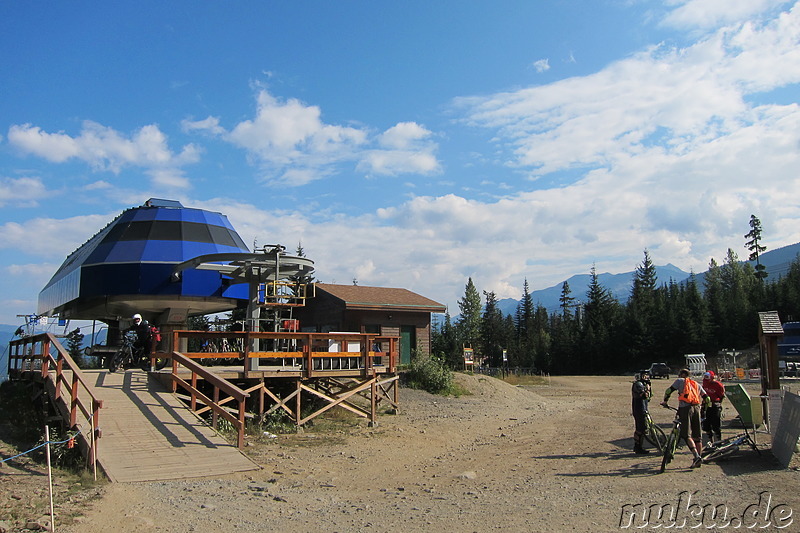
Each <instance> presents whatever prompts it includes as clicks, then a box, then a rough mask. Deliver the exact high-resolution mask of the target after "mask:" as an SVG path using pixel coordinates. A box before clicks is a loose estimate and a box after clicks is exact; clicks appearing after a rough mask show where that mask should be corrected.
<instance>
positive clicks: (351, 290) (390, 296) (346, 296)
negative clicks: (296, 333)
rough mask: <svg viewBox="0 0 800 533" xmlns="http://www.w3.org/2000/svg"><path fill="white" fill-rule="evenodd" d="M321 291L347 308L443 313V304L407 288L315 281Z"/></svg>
mask: <svg viewBox="0 0 800 533" xmlns="http://www.w3.org/2000/svg"><path fill="white" fill-rule="evenodd" d="M316 285H317V291H323V292H326V293H328V294H330V295H331V296H333V297H335V298H338V299H339V300H341V301H342V302H344V304H345V306H346V307H347V308H348V309H387V308H392V309H397V310H398V311H401V310H402V311H426V312H429V313H444V312H445V309H446V308H445V306H444V305H442V304H440V303H439V302H435V301H433V300H431V299H430V298H425V297H424V296H421V295H419V294H417V293H415V292H411V291H410V290H408V289H396V288H390V287H365V286H361V285H334V284H330V283H317V284H316Z"/></svg>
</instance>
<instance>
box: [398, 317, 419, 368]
mask: <svg viewBox="0 0 800 533" xmlns="http://www.w3.org/2000/svg"><path fill="white" fill-rule="evenodd" d="M416 345H417V328H416V327H414V326H400V364H401V365H410V364H411V350H412V349H413V348H414V347H415V346H416Z"/></svg>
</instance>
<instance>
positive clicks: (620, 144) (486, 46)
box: [0, 0, 800, 324]
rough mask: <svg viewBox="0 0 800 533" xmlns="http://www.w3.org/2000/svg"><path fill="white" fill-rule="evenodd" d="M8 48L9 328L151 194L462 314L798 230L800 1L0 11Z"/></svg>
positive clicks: (29, 5)
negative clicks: (647, 261)
mask: <svg viewBox="0 0 800 533" xmlns="http://www.w3.org/2000/svg"><path fill="white" fill-rule="evenodd" d="M0 66H1V67H2V68H0V207H2V210H1V211H0V213H1V214H0V229H1V230H2V231H0V269H2V276H0V284H2V286H1V287H2V295H0V298H2V306H0V309H2V311H1V312H0V323H9V324H15V323H17V322H18V320H17V319H16V318H15V316H16V315H17V314H27V313H31V312H34V311H35V308H36V299H37V297H38V293H39V291H40V290H41V288H42V287H43V286H44V284H45V283H46V282H47V280H49V278H50V277H51V276H52V274H53V273H54V272H55V270H56V269H57V268H58V266H59V265H60V264H61V262H62V261H63V260H64V258H65V257H66V256H67V254H69V253H70V252H72V251H73V250H74V249H75V248H77V247H78V246H80V244H82V243H83V242H84V241H85V240H86V239H88V238H89V237H90V236H91V235H93V234H94V233H95V232H96V231H97V230H99V229H100V228H102V227H103V226H105V224H107V223H108V222H109V221H110V220H111V219H112V218H113V217H114V216H116V215H117V214H118V213H120V212H121V211H122V210H123V209H125V208H127V207H131V206H136V205H140V204H142V203H143V202H144V201H145V200H146V199H148V198H150V197H158V198H169V199H177V200H180V201H181V202H182V203H183V204H184V205H186V206H189V207H199V208H205V209H211V210H214V211H220V212H222V213H224V214H226V215H227V216H228V217H229V219H230V220H231V222H232V223H233V225H234V227H235V228H236V229H237V230H238V231H239V233H240V234H241V235H242V237H243V239H244V240H245V242H247V243H252V242H254V241H257V242H258V243H260V244H267V243H281V244H284V245H286V246H287V247H288V248H289V249H290V250H293V249H294V248H295V247H296V246H297V244H298V243H302V246H303V248H304V249H305V251H306V254H307V255H308V256H309V257H310V258H312V259H314V260H315V261H316V266H317V278H318V279H319V280H320V281H323V282H330V283H351V282H352V280H353V279H354V278H355V279H357V280H358V282H359V283H360V284H361V285H377V286H395V287H406V288H408V289H411V290H414V291H416V292H419V293H421V294H423V295H425V296H428V297H430V298H433V299H435V300H438V301H440V302H441V303H444V304H446V305H449V306H450V307H451V309H453V312H454V314H456V313H457V312H458V311H457V306H456V302H457V300H458V298H459V297H461V296H462V295H463V290H464V285H465V284H466V282H467V279H468V277H472V278H473V280H474V281H475V283H476V285H477V286H478V288H479V289H480V290H491V291H495V292H496V293H497V295H498V297H499V298H506V297H514V298H518V297H519V295H520V293H521V291H522V285H523V281H524V280H525V279H526V278H527V280H528V281H529V283H530V285H531V287H532V288H533V289H541V288H545V287H549V286H551V285H554V284H557V283H559V282H561V281H562V280H564V279H566V278H568V277H569V276H571V275H573V274H579V273H586V272H588V271H589V269H590V268H591V266H592V264H595V265H596V267H597V270H598V271H599V272H606V271H608V272H625V271H630V270H633V268H635V267H636V265H637V264H638V263H639V262H640V261H641V258H642V253H643V250H644V249H648V250H649V252H650V254H651V257H652V258H653V260H654V261H655V262H656V263H657V264H666V263H673V264H675V265H676V266H678V267H680V268H682V269H684V270H687V271H689V270H695V271H698V272H699V271H703V270H705V269H706V267H707V265H708V262H709V260H710V259H711V258H715V259H717V260H718V261H722V259H723V258H724V256H725V253H726V250H727V249H728V248H729V247H730V248H733V249H734V251H736V252H737V253H739V255H740V257H742V258H744V257H745V256H746V255H747V251H746V250H745V249H744V248H743V244H744V237H743V235H744V234H745V233H747V232H748V231H749V229H750V228H749V226H748V221H749V218H750V215H751V214H756V216H758V217H759V218H760V219H761V221H762V224H763V229H764V244H766V245H767V246H768V247H769V248H770V249H774V248H777V247H780V246H784V245H787V244H793V243H796V242H798V241H800V223H799V222H800V221H799V220H798V219H799V218H800V180H798V175H799V174H800V172H798V171H799V170H800V107H798V105H799V104H798V102H800V85H798V82H800V5H797V4H796V3H795V2H791V1H789V2H787V1H777V0H664V1H660V2H659V1H650V0H593V1H577V0H573V1H568V0H553V1H548V2H544V1H530V0H525V1H511V0H504V1H501V2H479V1H474V2H464V1H461V0H459V1H448V0H441V1H437V2H429V1H424V2H423V1H406V2H375V1H369V2H367V1H349V2H323V1H317V2H310V1H295V2H274V1H264V2H235V3H223V2H188V1H174V2H151V1H142V2H136V3H121V2H72V3H39V2H3V3H2V4H0ZM578 296H580V295H578Z"/></svg>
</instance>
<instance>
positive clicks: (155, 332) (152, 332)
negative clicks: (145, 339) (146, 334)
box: [150, 326, 161, 342]
mask: <svg viewBox="0 0 800 533" xmlns="http://www.w3.org/2000/svg"><path fill="white" fill-rule="evenodd" d="M150 336H151V337H153V339H154V340H155V341H156V342H161V332H160V331H159V330H158V328H157V327H156V326H150Z"/></svg>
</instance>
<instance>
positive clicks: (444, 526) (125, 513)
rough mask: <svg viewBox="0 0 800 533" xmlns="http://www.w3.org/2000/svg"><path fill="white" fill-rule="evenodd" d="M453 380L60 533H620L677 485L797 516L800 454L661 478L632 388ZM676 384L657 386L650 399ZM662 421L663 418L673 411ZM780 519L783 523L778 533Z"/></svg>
mask: <svg viewBox="0 0 800 533" xmlns="http://www.w3.org/2000/svg"><path fill="white" fill-rule="evenodd" d="M459 379H460V380H462V381H463V382H464V384H465V386H466V387H467V388H468V389H469V390H471V391H472V392H473V394H472V395H470V396H464V397H461V398H441V397H436V396H431V395H429V394H427V393H423V392H419V391H412V390H407V389H403V391H401V402H402V406H403V411H402V412H401V413H400V414H398V415H396V416H391V415H383V416H382V417H381V418H380V425H379V427H377V428H371V429H370V428H366V427H364V426H363V425H361V426H359V427H358V428H357V429H355V430H351V431H346V432H344V433H342V434H329V433H311V432H308V433H306V434H304V435H298V436H285V437H284V436H281V437H279V438H278V439H274V440H273V441H272V442H271V443H270V444H267V445H263V446H260V447H258V448H257V450H258V451H257V453H256V455H255V459H256V460H257V461H258V462H259V463H260V464H262V465H263V467H264V468H263V470H261V471H258V472H255V473H250V474H242V475H237V476H230V477H227V478H224V479H197V480H188V481H180V482H158V483H142V484H113V485H109V486H107V487H106V489H105V493H104V495H103V497H102V499H99V500H97V501H96V503H94V504H93V505H92V507H91V508H90V509H88V511H87V514H86V516H85V517H81V518H79V519H78V521H77V522H76V523H73V524H69V525H66V526H62V527H61V528H60V529H59V531H71V532H74V533H101V532H103V533H105V532H107V531H120V532H137V533H142V532H149V531H169V532H184V531H186V532H189V531H197V532H206V531H209V532H210V531H263V530H265V529H269V530H273V531H281V530H283V531H319V532H336V531H338V532H349V531H361V530H369V531H377V532H381V531H387V532H388V531H404V532H406V531H437V530H439V531H455V532H461V531H476V532H484V531H493V530H505V531H592V532H596V531H618V530H619V529H620V519H621V516H628V515H624V513H623V511H624V509H623V506H625V505H637V504H638V505H640V506H639V507H637V509H640V510H643V509H645V507H649V506H651V505H653V506H665V505H668V504H673V505H674V506H676V507H679V508H680V507H681V505H679V498H680V497H681V496H680V495H681V492H683V491H688V492H689V493H691V492H695V491H697V492H696V493H695V494H694V495H693V496H692V498H693V499H692V500H691V503H695V504H697V506H695V507H689V508H688V509H689V510H691V509H695V510H696V509H698V508H702V506H706V505H709V504H710V505H712V506H720V507H719V508H718V510H722V506H724V507H725V509H727V512H728V519H730V518H732V517H733V516H737V517H738V516H740V515H742V513H744V512H745V510H747V509H748V506H751V505H753V504H758V503H759V498H760V497H761V496H760V494H761V493H762V492H766V493H768V494H770V495H771V498H772V499H771V504H770V505H771V508H776V506H777V511H776V512H775V513H777V512H784V513H785V511H786V509H789V510H790V511H793V512H794V513H800V490H798V489H800V472H798V470H797V469H796V466H797V464H798V461H797V459H795V462H794V463H793V465H792V466H793V467H795V468H794V469H787V470H784V469H779V467H778V466H777V465H776V463H774V461H773V460H772V459H771V456H770V455H769V453H768V452H765V453H764V456H763V457H758V456H757V455H756V454H755V452H750V451H748V452H747V453H743V454H742V456H741V457H740V458H738V459H736V460H732V461H729V462H728V463H726V464H723V465H721V466H720V465H714V464H709V465H704V466H703V467H702V468H701V469H699V470H690V469H689V468H688V466H689V463H690V455H689V453H688V452H687V451H686V450H685V449H684V450H680V451H679V453H678V456H677V457H676V460H675V461H674V463H673V464H672V465H671V466H670V467H669V468H668V470H667V472H666V473H664V474H657V472H658V466H659V464H660V462H659V459H658V458H657V457H656V456H655V455H654V454H651V455H649V456H637V455H634V454H633V453H632V452H631V451H630V450H631V446H632V439H631V434H632V425H633V424H632V419H631V417H630V415H629V405H630V399H629V398H630V392H629V390H630V378H623V377H565V378H554V379H553V380H552V383H551V384H550V385H549V386H539V387H533V388H531V389H522V388H517V387H512V386H510V385H508V384H506V383H503V382H500V381H498V380H495V379H492V378H485V377H479V376H464V375H460V377H459ZM667 385H668V384H667V383H666V382H656V384H655V390H656V394H657V395H660V394H661V391H662V389H663V388H666V386H667ZM653 411H654V417H655V418H656V421H657V422H663V423H664V424H665V425H666V424H668V423H669V422H670V420H671V416H670V413H669V412H666V411H664V410H660V409H658V410H657V409H653ZM732 414H733V413H732V411H728V416H729V417H731V416H732ZM734 432H735V431H734V430H728V431H727V434H733V433H734ZM760 438H761V439H762V441H763V439H764V438H765V437H760ZM684 496H685V495H684ZM780 504H783V505H784V507H780ZM684 507H685V499H684ZM627 509H631V508H627ZM755 509H756V507H751V508H750V510H755ZM681 512H682V513H683V514H680V513H681ZM775 513H773V515H771V516H769V515H768V516H765V517H763V518H762V519H761V521H760V522H758V524H757V525H756V528H759V526H761V525H764V524H766V523H767V521H768V520H772V521H773V527H767V528H763V529H759V530H761V531H771V530H775V531H780V530H783V531H792V530H794V531H798V530H800V529H797V528H798V524H800V515H795V516H793V517H789V518H788V519H787V518H786V517H785V516H782V518H783V522H778V521H777V519H778V518H781V517H779V516H778V515H777V514H775ZM754 516H755V518H754V520H755V519H758V518H759V517H758V515H754ZM681 517H683V518H689V521H688V522H687V524H685V529H689V526H690V525H693V524H697V523H698V522H697V521H696V519H692V518H691V517H690V516H689V515H688V514H687V512H686V511H685V510H684V511H680V510H679V515H678V518H679V519H681ZM649 518H650V520H649V522H648V524H649V526H650V527H652V526H653V525H657V523H658V521H657V520H655V519H654V517H653V516H650V517H649ZM709 519H710V518H708V517H706V519H705V521H704V522H703V525H709V522H708V520H709ZM692 520H695V521H694V522H693V521H692ZM787 520H789V521H792V523H791V525H789V527H788V528H785V529H778V528H775V527H774V526H776V525H787ZM638 524H639V525H641V524H642V522H641V521H640V522H638ZM720 524H723V523H722V522H721V521H720V518H719V517H718V519H717V525H718V526H719V525H720ZM736 524H737V522H733V523H731V524H729V526H728V528H729V529H734V526H735V525H736ZM678 525H680V524H678ZM723 525H724V524H723ZM739 525H740V527H739V528H736V529H746V527H745V526H746V525H747V524H739ZM662 527H663V524H662ZM631 529H634V528H633V527H631ZM718 529H724V528H721V527H718Z"/></svg>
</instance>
